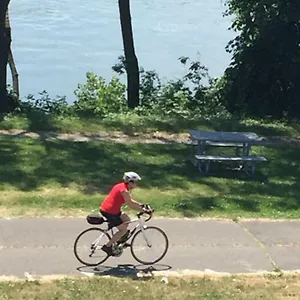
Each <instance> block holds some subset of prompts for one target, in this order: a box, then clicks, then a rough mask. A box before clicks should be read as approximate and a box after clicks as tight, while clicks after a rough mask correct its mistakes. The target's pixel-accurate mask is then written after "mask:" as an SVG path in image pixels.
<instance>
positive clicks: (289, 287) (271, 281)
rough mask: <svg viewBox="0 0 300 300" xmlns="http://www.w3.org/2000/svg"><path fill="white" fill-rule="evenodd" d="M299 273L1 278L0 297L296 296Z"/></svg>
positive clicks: (226, 299)
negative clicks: (44, 279)
mask: <svg viewBox="0 0 300 300" xmlns="http://www.w3.org/2000/svg"><path fill="white" fill-rule="evenodd" d="M299 296H300V293H299V276H284V277H272V276H267V277H260V276H253V277H235V276H230V277H225V278H221V279H216V278H215V279H213V278H212V279H210V278H208V277H204V278H186V279H178V278H169V283H168V284H164V283H161V282H160V281H159V279H158V278H156V279H150V280H148V281H138V280H131V279H118V278H111V279H105V278H95V279H85V280H83V279H81V280H80V279H76V280H72V279H64V280H60V281H58V280H57V281H53V282H46V283H40V282H3V283H0V299H14V300H21V299H35V300H50V299H60V300H65V299H116V300H117V299H132V300H138V299H145V297H146V298H147V299H166V300H167V299H180V300H184V299H201V300H232V299H235V300H258V299H266V300H268V299H273V300H283V299H299Z"/></svg>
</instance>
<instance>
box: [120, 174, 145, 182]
mask: <svg viewBox="0 0 300 300" xmlns="http://www.w3.org/2000/svg"><path fill="white" fill-rule="evenodd" d="M123 179H124V180H125V181H126V182H128V181H131V180H132V181H139V180H142V178H141V177H140V175H139V174H137V173H135V172H125V173H124V176H123Z"/></svg>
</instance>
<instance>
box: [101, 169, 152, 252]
mask: <svg viewBox="0 0 300 300" xmlns="http://www.w3.org/2000/svg"><path fill="white" fill-rule="evenodd" d="M123 180H124V181H123V182H120V183H117V184H115V185H114V186H113V187H112V189H111V190H110V192H109V194H108V195H107V197H106V198H105V199H104V200H103V202H102V203H101V205H100V212H101V214H102V215H103V216H104V217H105V218H106V219H107V220H108V222H109V223H110V224H111V226H113V227H117V229H118V231H117V232H116V233H115V234H114V235H113V236H112V238H111V240H110V241H109V242H108V243H107V244H106V245H104V246H103V247H102V248H101V249H102V250H103V251H104V252H106V253H107V254H108V255H110V256H113V250H112V245H113V244H114V243H116V242H117V241H119V240H120V239H121V237H123V236H125V235H127V232H128V231H127V227H128V222H129V221H130V218H129V217H128V216H127V215H126V214H125V213H124V212H121V207H122V205H124V204H127V205H128V206H129V207H130V208H132V209H135V210H138V211H140V212H149V210H148V209H146V208H144V206H143V205H142V204H140V203H138V202H136V201H135V200H133V199H132V198H131V195H130V191H131V190H133V189H134V188H135V187H136V184H137V182H138V181H140V180H141V177H140V176H139V175H138V174H137V173H135V172H125V173H124V176H123Z"/></svg>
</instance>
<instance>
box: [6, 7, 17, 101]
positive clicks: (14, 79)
mask: <svg viewBox="0 0 300 300" xmlns="http://www.w3.org/2000/svg"><path fill="white" fill-rule="evenodd" d="M5 28H7V29H8V32H9V37H8V38H9V44H10V47H9V52H8V64H9V67H10V71H11V76H12V83H13V91H14V94H15V95H16V97H17V99H19V97H20V90H19V74H18V71H17V68H16V65H15V61H14V57H13V53H12V50H11V41H12V39H11V27H10V21H9V11H8V8H7V11H6V17H5Z"/></svg>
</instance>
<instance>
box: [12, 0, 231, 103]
mask: <svg viewBox="0 0 300 300" xmlns="http://www.w3.org/2000/svg"><path fill="white" fill-rule="evenodd" d="M131 9H132V21H133V30H134V38H135V47H136V54H137V56H138V59H139V63H140V66H142V67H144V68H145V69H146V70H147V69H155V70H156V71H157V72H158V73H159V74H160V76H162V77H165V78H172V79H174V78H177V77H179V76H181V75H182V74H183V72H184V68H183V66H182V65H181V64H180V63H179V62H178V57H180V56H189V57H191V58H192V59H195V60H196V59H197V60H200V61H201V62H202V64H204V65H206V66H207V67H208V68H209V73H210V74H211V76H220V75H222V73H223V71H224V69H225V68H226V67H227V66H228V64H229V62H230V58H231V57H230V55H229V54H228V53H226V51H225V46H226V44H227V42H228V41H229V40H230V39H231V38H233V37H234V35H235V34H234V33H233V32H232V31H229V30H228V27H229V26H230V21H231V20H230V19H229V18H225V17H223V16H222V13H223V12H224V10H225V6H224V3H223V1H222V0H210V1H208V0H176V1H173V0H172V1H171V0H163V1H162V0H132V1H131ZM10 17H11V25H12V36H13V43H12V47H13V53H14V57H15V62H16V66H17V69H18V72H19V75H20V77H19V78H20V89H21V95H22V96H26V95H28V94H29V93H32V94H37V93H38V92H41V91H43V90H46V91H47V92H48V93H49V94H50V95H51V96H54V97H55V96H56V95H65V96H67V99H68V102H73V100H74V93H73V92H74V90H75V89H76V87H77V84H78V83H83V82H84V81H85V74H86V72H87V71H93V72H96V73H97V74H99V75H101V76H103V77H105V78H106V79H107V80H109V79H110V78H111V76H112V75H113V74H114V73H113V71H112V70H111V66H112V65H113V64H115V63H116V62H117V58H118V56H119V55H122V54H123V45H122V39H121V31H120V22H119V11H118V5H117V1H116V0H115V1H111V0H90V1H88V2H85V1H79V0H73V1H64V0H63V1H58V0H43V1H40V0H11V4H10Z"/></svg>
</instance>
